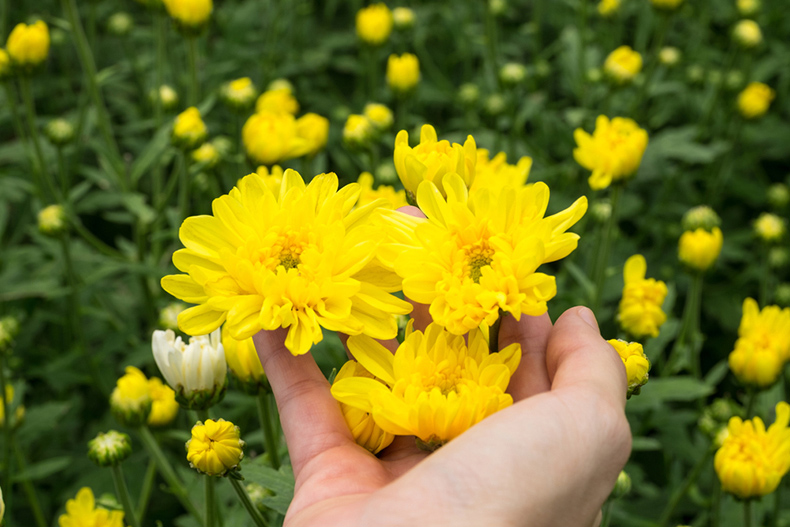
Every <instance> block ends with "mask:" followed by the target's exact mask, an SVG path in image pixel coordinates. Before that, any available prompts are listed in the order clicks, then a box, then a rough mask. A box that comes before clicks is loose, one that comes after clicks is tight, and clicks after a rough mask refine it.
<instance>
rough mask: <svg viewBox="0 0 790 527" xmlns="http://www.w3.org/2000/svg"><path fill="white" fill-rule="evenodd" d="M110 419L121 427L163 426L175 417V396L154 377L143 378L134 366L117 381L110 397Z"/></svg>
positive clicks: (176, 407) (176, 404)
mask: <svg viewBox="0 0 790 527" xmlns="http://www.w3.org/2000/svg"><path fill="white" fill-rule="evenodd" d="M110 407H111V409H112V412H113V415H115V417H116V418H117V419H118V420H119V421H120V422H121V423H122V424H124V425H127V426H139V425H141V424H143V423H147V424H148V425H149V426H157V427H158V426H165V425H168V424H170V423H171V422H172V421H173V419H175V417H176V415H177V414H178V403H177V402H176V396H175V392H174V391H173V390H172V389H171V388H170V387H168V386H166V385H165V384H163V383H162V380H161V379H159V378H157V377H151V378H150V379H148V378H146V376H145V374H143V372H141V371H140V370H139V369H137V368H135V367H134V366H127V367H126V374H125V375H123V376H121V377H120V378H119V379H118V382H117V384H116V387H115V389H114V390H113V392H112V395H111V396H110Z"/></svg>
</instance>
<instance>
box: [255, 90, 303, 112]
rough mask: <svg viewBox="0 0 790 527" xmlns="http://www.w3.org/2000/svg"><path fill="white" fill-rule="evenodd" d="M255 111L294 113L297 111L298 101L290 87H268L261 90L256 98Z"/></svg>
mask: <svg viewBox="0 0 790 527" xmlns="http://www.w3.org/2000/svg"><path fill="white" fill-rule="evenodd" d="M255 111H256V112H258V113H261V112H267V113H281V112H285V113H290V114H291V115H296V114H297V112H299V102H298V101H297V100H296V97H294V95H293V91H292V90H291V88H288V87H282V88H275V89H269V90H267V91H265V92H263V93H262V94H261V95H260V97H258V100H257V101H255Z"/></svg>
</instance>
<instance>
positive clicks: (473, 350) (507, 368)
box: [332, 324, 521, 450]
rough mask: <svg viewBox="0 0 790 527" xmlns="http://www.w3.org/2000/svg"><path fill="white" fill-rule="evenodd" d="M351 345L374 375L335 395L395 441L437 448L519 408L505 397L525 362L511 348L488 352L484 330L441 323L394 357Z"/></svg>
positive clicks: (411, 337) (366, 341) (339, 385)
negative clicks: (454, 329)
mask: <svg viewBox="0 0 790 527" xmlns="http://www.w3.org/2000/svg"><path fill="white" fill-rule="evenodd" d="M348 347H349V350H350V351H351V353H352V354H353V355H354V357H355V358H356V359H357V360H358V361H359V363H360V364H361V365H362V366H363V368H364V369H365V370H367V372H369V373H370V374H372V375H373V376H375V377H376V378H371V377H370V375H359V376H351V377H348V378H344V379H341V380H338V381H336V382H335V383H334V385H333V386H332V394H333V395H334V397H335V399H337V400H338V401H340V402H341V403H342V404H347V405H349V406H351V407H354V408H357V409H359V410H360V411H363V412H366V413H369V414H370V415H371V416H372V417H373V420H374V421H375V423H376V425H378V426H379V427H381V429H382V430H383V431H384V432H387V433H390V434H393V435H406V436H415V437H416V438H417V444H418V445H419V446H421V447H422V448H424V449H426V450H435V449H436V448H438V447H439V446H441V445H443V444H445V443H446V442H448V441H450V440H452V439H454V438H456V437H458V436H459V435H460V434H462V433H463V432H465V431H466V430H468V429H469V428H470V427H472V426H474V425H475V424H477V423H479V422H480V421H482V420H483V419H485V418H486V417H488V416H490V415H491V414H493V413H495V412H497V411H499V410H502V409H503V408H506V407H508V406H510V405H511V404H513V398H512V397H511V396H510V395H509V394H508V393H506V390H507V387H508V384H509V383H510V378H511V376H512V375H513V373H514V372H515V371H516V368H518V365H519V361H520V360H521V347H520V346H519V345H518V344H512V345H510V346H508V347H506V348H505V349H503V350H502V351H500V352H499V353H489V351H488V344H487V343H486V341H485V338H484V337H483V334H482V332H481V331H479V330H475V331H473V332H471V333H470V334H469V335H468V345H467V340H466V338H464V337H463V336H459V335H453V334H451V333H449V332H448V331H446V330H445V329H444V328H442V327H441V326H439V325H438V324H431V325H429V326H428V328H427V329H426V330H425V333H422V332H420V331H411V328H410V327H409V328H407V331H406V338H405V340H404V341H403V343H402V344H401V345H400V346H399V347H398V350H397V351H396V352H395V354H392V352H390V351H389V350H387V349H386V348H385V347H384V346H382V345H381V344H379V343H378V342H376V341H375V340H373V339H371V338H369V337H365V336H358V337H351V338H349V340H348Z"/></svg>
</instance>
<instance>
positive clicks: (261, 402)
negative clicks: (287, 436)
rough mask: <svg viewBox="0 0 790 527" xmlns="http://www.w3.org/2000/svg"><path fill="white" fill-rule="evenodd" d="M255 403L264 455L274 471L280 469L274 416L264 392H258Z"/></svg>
mask: <svg viewBox="0 0 790 527" xmlns="http://www.w3.org/2000/svg"><path fill="white" fill-rule="evenodd" d="M256 402H257V403H258V419H259V420H260V421H261V430H263V444H264V447H265V448H266V453H267V454H269V463H271V465H272V468H273V469H274V470H277V469H279V468H280V454H279V448H278V445H277V443H278V441H277V433H276V432H275V426H274V419H275V415H273V412H271V405H270V403H269V396H268V395H267V394H266V392H264V391H263V390H258V397H257V398H256Z"/></svg>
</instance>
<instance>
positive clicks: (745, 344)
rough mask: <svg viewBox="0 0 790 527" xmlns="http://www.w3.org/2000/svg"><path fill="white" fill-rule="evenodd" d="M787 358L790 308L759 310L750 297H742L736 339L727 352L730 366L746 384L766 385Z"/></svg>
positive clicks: (775, 378)
mask: <svg viewBox="0 0 790 527" xmlns="http://www.w3.org/2000/svg"><path fill="white" fill-rule="evenodd" d="M788 359H790V308H785V309H780V308H779V307H777V306H767V307H765V308H763V309H762V310H760V308H759V306H758V305H757V302H756V301H755V300H754V299H752V298H747V299H746V300H744V301H743V316H742V317H741V324H740V326H739V327H738V340H737V341H735V349H734V350H733V351H732V353H730V356H729V364H730V369H731V370H732V372H733V373H734V374H735V376H736V377H737V378H738V380H739V381H741V383H742V384H744V385H746V386H754V387H757V388H761V389H762V388H767V387H768V386H771V385H772V384H773V383H775V382H776V380H777V379H778V378H779V374H780V373H781V372H782V368H783V367H784V364H785V362H787V360H788Z"/></svg>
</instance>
